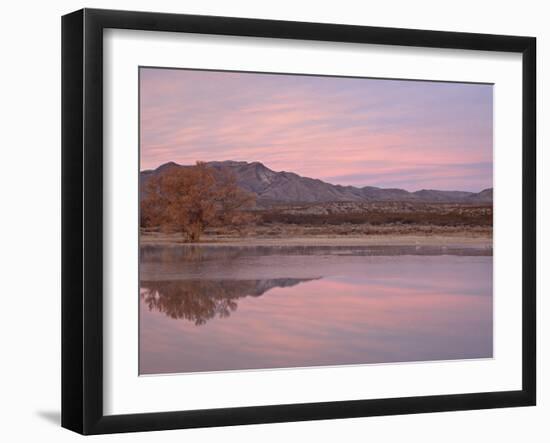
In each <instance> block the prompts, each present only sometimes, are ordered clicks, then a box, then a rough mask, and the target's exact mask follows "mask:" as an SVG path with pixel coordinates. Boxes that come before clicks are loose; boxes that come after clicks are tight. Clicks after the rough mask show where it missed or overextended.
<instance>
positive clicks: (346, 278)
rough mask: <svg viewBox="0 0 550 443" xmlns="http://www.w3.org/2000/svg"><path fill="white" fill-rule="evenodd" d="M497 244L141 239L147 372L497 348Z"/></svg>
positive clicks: (479, 354) (397, 358)
mask: <svg viewBox="0 0 550 443" xmlns="http://www.w3.org/2000/svg"><path fill="white" fill-rule="evenodd" d="M492 263H493V258H492V252H491V250H490V249H485V248H474V247H468V248H462V247H449V246H447V247H433V246H432V247H424V246H423V247H418V246H410V247H403V246H378V247H375V246H353V247H350V246H301V247H295V246H287V247H285V246H278V247H277V246H248V247H247V246H230V245H228V246H225V245H211V246H206V245H204V246H203V245H179V246H142V247H141V249H140V279H141V280H140V332H139V333H140V356H139V359H140V362H139V364H140V374H166V373H185V372H203V371H225V370H245V369H268V368H295V367H310V366H329V365H330V366H332V365H352V364H353V365H356V364H372V363H393V362H416V361H433V360H453V359H473V358H491V357H492V353H493V300H492Z"/></svg>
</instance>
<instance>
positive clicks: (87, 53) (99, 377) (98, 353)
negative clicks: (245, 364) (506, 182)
mask: <svg viewBox="0 0 550 443" xmlns="http://www.w3.org/2000/svg"><path fill="white" fill-rule="evenodd" d="M107 28H118V29H132V30H147V31H172V32H192V33H199V34H217V35H226V36H250V37H269V38H280V39H300V40H317V41H327V42H353V43H368V44H378V45H398V46H416V47H431V48H454V49H470V50H480V51H504V52H512V53H520V54H522V64H523V80H522V81H523V86H522V87H523V97H522V130H523V135H522V153H523V165H522V166H523V190H522V192H523V203H522V204H523V208H522V210H523V214H522V221H523V233H522V235H523V238H522V240H523V257H522V263H523V267H522V270H521V272H522V279H523V280H522V285H523V292H522V389H521V390H517V391H505V392H478V393H465V394H456V395H434V396H420V397H403V398H391V399H370V400H356V401H332V402H322V403H307V404H286V405H285V404H281V405H265V406H260V407H236V408H224V409H208V410H190V411H169V412H160V413H141V414H130V415H104V413H103V407H102V404H103V338H102V330H103V329H102V328H103V318H102V315H103V299H102V283H103V280H102V278H103V275H102V272H103V271H102V269H103V226H102V224H103V197H102V195H103V166H102V165H103V147H102V139H103V88H102V84H103V78H102V77H103V30H104V29H107ZM535 88H536V39H535V38H533V37H518V36H505V35H485V34H471V33H457V32H441V31H424V30H412V29H391V28H378V27H365V26H349V25H339V24H320V23H302V22H290V21H275V20H257V19H245V18H232V17H211V16H197V15H179V14H164V13H150V12H128V11H110V10H97V9H83V10H79V11H76V12H73V13H71V14H68V15H65V16H63V18H62V426H63V427H65V428H68V429H71V430H73V431H76V432H79V433H82V434H104V433H116V432H132V431H151V430H162V429H179V428H194V427H211V426H229V425H241V424H255V423H273V422H285V421H300V420H320V419H332V418H347V417H363V416H379V415H393V414H413V413H425V412H436V411H458V410H467V409H485V408H502V407H513V406H530V405H535V403H536V352H535V351H536V341H535V340H536V275H535V272H536V271H535V268H536V118H535V115H536V89H535ZM518 272H519V270H518Z"/></svg>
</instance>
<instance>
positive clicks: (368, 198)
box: [140, 160, 493, 206]
mask: <svg viewBox="0 0 550 443" xmlns="http://www.w3.org/2000/svg"><path fill="white" fill-rule="evenodd" d="M207 164H208V165H209V166H210V167H212V168H214V169H215V170H216V171H220V172H221V171H230V172H231V173H233V174H234V175H235V177H236V180H237V184H238V185H239V187H241V188H242V189H244V190H245V191H248V192H251V193H254V194H255V195H256V197H257V201H258V203H259V204H260V205H263V206H266V205H270V204H283V203H284V204H288V203H328V202H344V201H345V202H376V201H380V202H383V201H392V202H398V201H399V202H422V203H468V204H491V203H492V202H493V189H492V188H489V189H484V190H482V191H481V192H477V193H476V192H465V191H439V190H434V189H422V190H419V191H416V192H409V191H406V190H404V189H392V188H378V187H374V186H364V187H362V188H360V187H356V186H342V185H333V184H330V183H327V182H324V181H322V180H319V179H313V178H309V177H302V176H300V175H298V174H295V173H293V172H287V171H280V172H276V171H273V170H271V169H269V168H268V167H266V166H265V165H264V164H262V163H260V162H250V163H249V162H245V161H233V160H227V161H213V162H207ZM186 167H189V166H186V165H179V164H177V163H174V162H168V163H165V164H163V165H161V166H159V167H158V168H156V169H154V170H146V171H141V173H140V184H141V185H143V184H145V183H146V182H147V181H148V180H149V178H151V177H154V176H157V175H159V174H163V173H164V172H165V171H167V170H169V169H171V168H186Z"/></svg>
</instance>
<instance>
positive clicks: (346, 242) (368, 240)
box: [140, 233, 493, 249]
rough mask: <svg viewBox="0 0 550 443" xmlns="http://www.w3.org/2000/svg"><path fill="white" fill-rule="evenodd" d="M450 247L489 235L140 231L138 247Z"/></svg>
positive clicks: (485, 244)
mask: <svg viewBox="0 0 550 443" xmlns="http://www.w3.org/2000/svg"><path fill="white" fill-rule="evenodd" d="M146 245H151V246H184V245H187V246H236V247H243V246H452V247H465V248H482V249H492V248H493V238H492V235H479V234H477V235H467V234H456V235H441V234H437V235H398V234H397V235H396V234H386V235H368V236H365V235H363V236H329V235H325V236H322V235H319V236H295V237H287V238H280V237H279V238H275V237H271V238H270V237H257V236H249V237H223V236H209V235H205V236H204V237H203V238H202V239H201V241H199V242H194V243H189V242H185V241H184V239H183V237H182V236H181V235H179V234H143V233H142V234H140V246H146Z"/></svg>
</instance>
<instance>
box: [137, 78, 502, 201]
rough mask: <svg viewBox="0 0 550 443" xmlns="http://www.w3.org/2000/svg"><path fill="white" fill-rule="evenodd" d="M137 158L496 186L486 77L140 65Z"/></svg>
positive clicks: (331, 177) (434, 185)
mask: <svg viewBox="0 0 550 443" xmlns="http://www.w3.org/2000/svg"><path fill="white" fill-rule="evenodd" d="M140 131H141V134H140V139H141V140H140V141H141V153H140V154H141V169H142V170H145V169H153V168H156V167H158V166H160V165H161V164H163V163H166V162H168V161H174V162H176V163H180V164H193V163H195V162H196V161H197V160H202V161H212V160H241V161H243V160H244V161H260V162H262V163H264V164H265V165H266V166H267V167H269V168H271V169H273V170H275V171H283V170H284V171H292V172H296V173H297V174H300V175H303V176H307V177H312V178H318V179H321V180H324V181H327V182H329V183H334V184H342V185H354V186H380V187H385V188H387V187H398V188H403V189H407V190H409V191H415V190H418V189H448V190H451V189H453V190H466V191H480V190H482V189H485V188H489V187H492V169H493V139H492V138H493V135H492V133H493V87H492V85H487V84H464V83H446V82H422V81H399V80H380V79H364V78H361V79H357V78H342V77H318V76H297V75H281V74H255V73H235V72H223V71H199V70H183V69H158V68H141V71H140Z"/></svg>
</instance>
